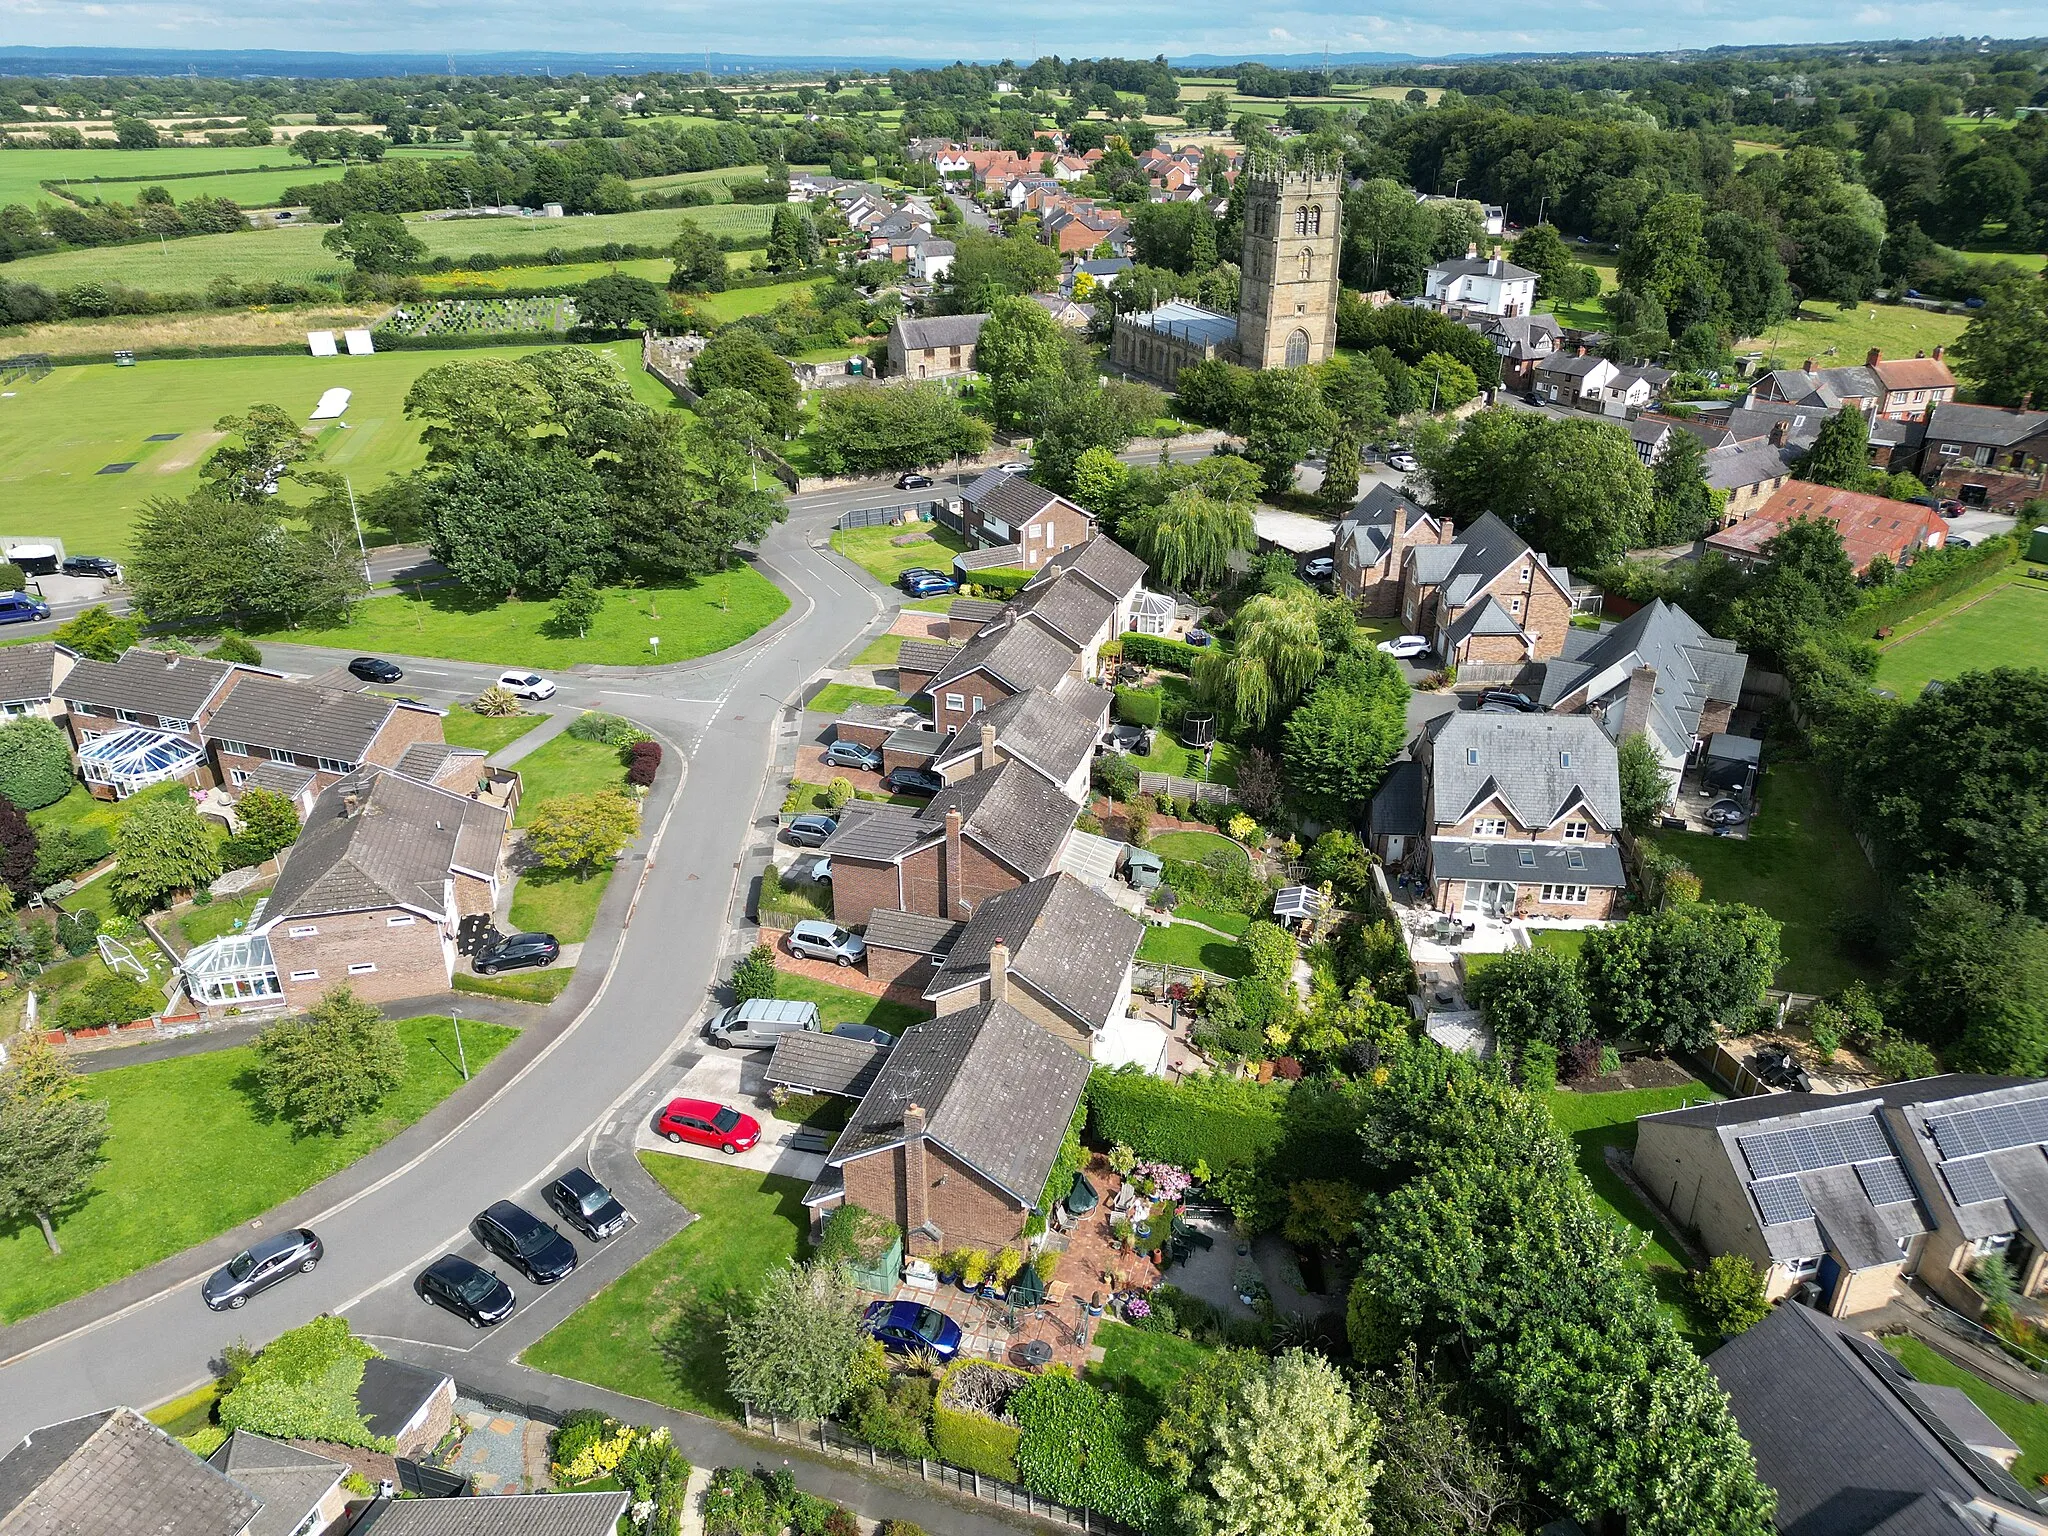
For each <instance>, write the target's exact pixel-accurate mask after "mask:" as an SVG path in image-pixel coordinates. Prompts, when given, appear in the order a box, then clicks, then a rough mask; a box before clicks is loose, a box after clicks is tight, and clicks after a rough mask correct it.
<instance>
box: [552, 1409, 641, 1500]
mask: <svg viewBox="0 0 2048 1536" xmlns="http://www.w3.org/2000/svg"><path fill="white" fill-rule="evenodd" d="M637 1434H638V1431H636V1430H635V1429H634V1428H633V1426H632V1425H630V1424H621V1423H620V1422H619V1421H618V1420H617V1419H615V1418H613V1417H612V1416H611V1415H610V1414H608V1413H599V1412H598V1411H597V1410H596V1409H595V1408H574V1409H571V1410H570V1411H569V1413H568V1414H567V1415H566V1416H565V1417H564V1418H563V1420H562V1422H561V1425H560V1426H559V1427H558V1428H556V1429H555V1430H554V1431H553V1432H552V1433H551V1434H549V1436H548V1462H549V1464H550V1466H551V1467H552V1468H553V1470H554V1474H555V1476H556V1477H558V1478H560V1479H562V1480H563V1481H564V1482H570V1483H587V1482H589V1481H590V1480H591V1479H592V1478H593V1477H608V1476H610V1475H611V1473H612V1471H613V1470H614V1469H615V1468H616V1467H617V1466H618V1464H619V1463H620V1462H621V1461H623V1460H624V1459H625V1455H626V1452H627V1451H629V1450H630V1449H632V1446H633V1441H634V1439H635V1437H636V1435H637Z"/></svg>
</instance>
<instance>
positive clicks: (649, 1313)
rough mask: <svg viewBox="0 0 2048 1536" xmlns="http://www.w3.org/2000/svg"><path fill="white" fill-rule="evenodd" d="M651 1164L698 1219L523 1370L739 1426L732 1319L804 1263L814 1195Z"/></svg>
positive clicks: (731, 1174)
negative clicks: (770, 1280) (729, 1375)
mask: <svg viewBox="0 0 2048 1536" xmlns="http://www.w3.org/2000/svg"><path fill="white" fill-rule="evenodd" d="M640 1161H641V1163H642V1164H643V1165H645V1167H646V1169H647V1171H648V1172H649V1173H651V1174H653V1175H654V1177H655V1178H657V1179H658V1180H660V1181H661V1184H662V1187H663V1188H664V1189H666V1190H667V1191H668V1192H669V1193H670V1194H671V1195H673V1196H674V1197H675V1198H676V1199H677V1200H678V1201H679V1202H681V1203H682V1204H683V1205H685V1206H687V1207H688V1208H689V1209H690V1210H691V1211H692V1212H694V1213H695V1215H696V1218H697V1219H696V1220H695V1221H693V1222H691V1223H690V1225H689V1226H687V1227H685V1228H684V1229H683V1230H682V1231H681V1232H679V1233H678V1234H677V1235H676V1236H674V1237H672V1238H670V1239H669V1240H668V1241H667V1242H666V1243H664V1244H662V1246H661V1247H660V1248H658V1249H656V1250H655V1251H654V1252H653V1253H651V1254H649V1255H648V1256H647V1257H646V1258H644V1259H642V1260H641V1261H640V1262H639V1263H638V1264H635V1265H634V1266H633V1267H632V1268H631V1269H629V1270H627V1271H626V1273H625V1274H623V1275H621V1276H620V1277H619V1278H618V1279H617V1280H614V1281H613V1282H612V1283H611V1284H610V1285H608V1286H606V1287H605V1288H604V1290H602V1291H600V1292H599V1293H598V1294H597V1295H596V1296H595V1297H593V1298H592V1299H591V1300H590V1301H588V1302H586V1303H585V1304H584V1305H583V1306H582V1307H581V1308H580V1309H579V1310H578V1311H576V1312H575V1313H573V1314H572V1315H571V1316H570V1317H569V1318H568V1319H567V1320H566V1321H564V1322H562V1323H559V1324H557V1325H556V1327H555V1328H554V1329H553V1330H552V1331H551V1332H550V1333H548V1334H547V1335H546V1336H545V1337H543V1338H542V1339H541V1340H540V1341H539V1342H538V1343H536V1344H534V1345H533V1346H532V1347H531V1348H530V1349H528V1350H527V1351H526V1353H525V1354H524V1355H523V1356H521V1359H522V1360H523V1361H524V1362H525V1363H526V1364H528V1365H530V1366H533V1367H534V1368H535V1369H537V1370H543V1371H553V1372H555V1373H557V1374H558V1375H563V1376H572V1377H574V1378H575V1379H576V1380H578V1381H587V1382H590V1383H591V1384H592V1385H594V1386H600V1387H607V1388H610V1389H611V1390H612V1391H615V1392H625V1393H628V1394H630V1395H632V1396H634V1397H643V1398H646V1399H648V1400H649V1401H651V1402H657V1403H666V1404H667V1405H668V1406H669V1407H671V1408H680V1409H682V1410H683V1411H684V1412H687V1413H704V1414H710V1415H713V1416H715V1417H718V1418H727V1419H733V1418H738V1417H739V1405H738V1404H737V1403H735V1402H734V1401H733V1400H732V1396H731V1394H730V1393H728V1392H727V1391H726V1374H725V1327H724V1324H725V1314H726V1311H727V1309H728V1308H729V1307H730V1306H731V1305H732V1304H733V1302H734V1300H735V1299H736V1298H737V1297H739V1296H743V1295H745V1294H746V1293H747V1292H749V1291H751V1290H752V1289H753V1288H754V1287H756V1286H758V1285H759V1284H760V1283H761V1280H762V1279H763V1278H764V1277H765V1276H766V1275H767V1274H768V1272H769V1271H770V1270H772V1269H774V1268H775V1267H776V1266H777V1265H779V1264H781V1263H783V1262H784V1261H785V1260H788V1259H791V1258H794V1257H796V1256H797V1255H798V1254H799V1253H800V1252H801V1251H802V1249H803V1247H804V1233H805V1231H806V1230H807V1228H808V1226H809V1222H808V1219H807V1216H806V1213H805V1211H804V1208H803V1194H804V1189H805V1187H806V1186H805V1184H804V1181H803V1180H802V1179H787V1178H781V1177H779V1176H777V1175H775V1174H772V1173H757V1172H755V1171H754V1170H752V1169H749V1168H732V1167H727V1166H725V1165H723V1164H720V1163H707V1162H703V1161H701V1160H700V1159H697V1158H693V1157H670V1156H668V1155H667V1154H665V1153H660V1152H643V1153H641V1154H640Z"/></svg>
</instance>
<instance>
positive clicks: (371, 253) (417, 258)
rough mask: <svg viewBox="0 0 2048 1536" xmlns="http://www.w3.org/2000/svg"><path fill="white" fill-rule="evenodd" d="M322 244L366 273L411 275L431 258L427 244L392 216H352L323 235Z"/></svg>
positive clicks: (353, 214)
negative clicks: (419, 265)
mask: <svg viewBox="0 0 2048 1536" xmlns="http://www.w3.org/2000/svg"><path fill="white" fill-rule="evenodd" d="M351 174H354V173H353V172H352V173H351ZM320 243H321V244H322V245H324V246H325V247H326V248H327V249H328V250H330V251H333V252H334V253H335V254H336V255H337V256H341V257H343V258H345V259H346V260H348V261H351V262H353V263H354V264H355V269H356V270H357V271H358V272H364V273H372V272H374V273H393V272H410V271H411V270H412V269H413V268H414V267H415V266H417V265H418V264H419V263H420V262H421V261H423V260H425V259H426V254H427V246H426V242H425V241H423V240H421V239H420V238H419V237H418V236H416V235H414V234H413V233H412V232H411V231H409V230H408V229H407V228H406V227H405V221H404V220H403V219H401V218H399V217H398V216H397V215H396V214H390V213H352V214H350V215H349V216H348V217H347V218H345V219H343V220H342V221H341V222H340V223H339V224H337V225H335V227H334V228H332V229H330V230H328V231H327V233H326V234H324V235H322V236H321V237H320Z"/></svg>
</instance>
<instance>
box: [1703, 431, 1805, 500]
mask: <svg viewBox="0 0 2048 1536" xmlns="http://www.w3.org/2000/svg"><path fill="white" fill-rule="evenodd" d="M1791 468H1792V466H1791V463H1790V460H1789V458H1788V456H1787V454H1786V452H1785V450H1784V449H1782V448H1780V447H1779V446H1778V445H1777V444H1776V443H1774V442H1772V441H1771V440H1770V439H1769V438H1767V437H1765V438H1754V439H1752V440H1750V441H1749V442H1744V443H1728V444H1726V445H1724V446H1722V447H1719V448H1709V449H1708V450H1707V451H1706V454H1705V457H1704V462H1703V463H1702V464H1701V466H1700V470H1701V477H1702V478H1703V479H1704V480H1705V481H1706V482H1707V484H1708V486H1709V487H1711V488H1712V489H1714V490H1717V491H1727V490H1734V489H1736V488H1737V487H1739V486H1745V485H1757V484H1760V483H1762V482H1763V481H1765V480H1775V479H1777V478H1778V477H1779V476H1781V475H1786V474H1789V473H1790V472H1791Z"/></svg>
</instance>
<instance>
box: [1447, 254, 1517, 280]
mask: <svg viewBox="0 0 2048 1536" xmlns="http://www.w3.org/2000/svg"><path fill="white" fill-rule="evenodd" d="M1438 273H1442V274H1443V275H1444V276H1445V277H1497V278H1500V279H1501V280H1502V281H1504V282H1516V281H1520V280H1522V279H1526V278H1532V277H1535V276H1536V275H1537V274H1536V273H1534V272H1531V271H1530V270H1529V269H1528V268H1527V267H1518V266H1516V265H1515V264H1514V263H1513V262H1512V261H1507V260H1504V259H1502V258H1500V257H1498V256H1494V257H1488V256H1460V257H1458V258H1457V259H1456V260H1455V261H1440V262H1437V263H1436V264H1435V265H1434V266H1432V267H1431V268H1430V269H1429V275H1430V276H1431V277H1435V276H1436V275H1437V274H1438Z"/></svg>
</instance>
